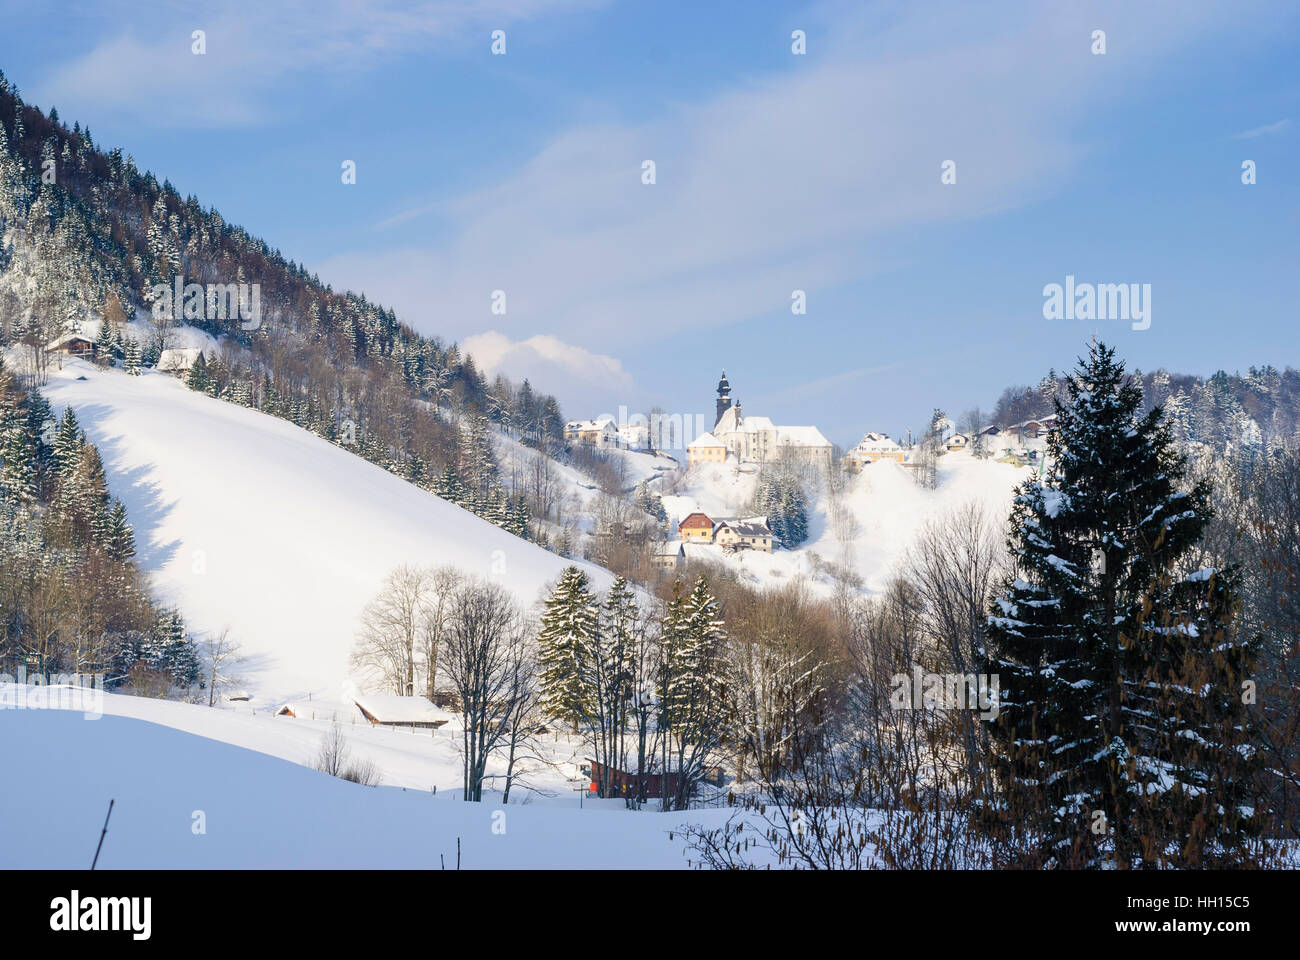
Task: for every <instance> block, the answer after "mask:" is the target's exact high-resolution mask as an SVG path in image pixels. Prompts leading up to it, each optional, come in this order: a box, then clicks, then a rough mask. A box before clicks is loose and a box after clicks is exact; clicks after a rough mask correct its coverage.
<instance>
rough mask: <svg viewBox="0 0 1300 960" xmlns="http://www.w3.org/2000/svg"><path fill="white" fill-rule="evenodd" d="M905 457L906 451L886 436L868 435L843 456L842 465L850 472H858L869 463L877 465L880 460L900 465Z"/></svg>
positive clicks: (880, 434)
mask: <svg viewBox="0 0 1300 960" xmlns="http://www.w3.org/2000/svg"><path fill="white" fill-rule="evenodd" d="M906 457H907V451H906V450H904V449H903V448H902V447H901V446H900V445H899V444H898V443H896V442H895V441H894V440H893V439H892V438H891V437H889V436H888V435H886V434H883V433H868V434H866V435H865V436H864V437H863V438H862V440H861V441H859V442H858V445H857V446H856V447H854V448H853V449H852V450H850V451H849V452H848V453H846V454H845V455H844V464H845V466H847V467H848V468H849V469H850V470H860V469H862V468H863V467H864V466H866V465H867V464H869V463H879V462H880V461H881V460H890V461H893V462H894V463H902V462H903V461H904V460H905V459H906Z"/></svg>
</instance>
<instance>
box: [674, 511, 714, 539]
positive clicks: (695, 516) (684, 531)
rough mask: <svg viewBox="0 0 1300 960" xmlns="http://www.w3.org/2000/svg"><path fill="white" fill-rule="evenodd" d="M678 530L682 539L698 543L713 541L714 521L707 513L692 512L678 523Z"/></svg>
mask: <svg viewBox="0 0 1300 960" xmlns="http://www.w3.org/2000/svg"><path fill="white" fill-rule="evenodd" d="M677 530H678V532H679V533H680V534H681V537H682V539H683V540H685V541H687V542H688V543H689V542H691V541H695V542H697V543H712V542H713V521H712V520H710V519H709V517H708V515H707V514H703V513H692V514H691V515H690V516H688V517H687V518H686V519H685V520H683V521H682V522H681V523H679V524H677Z"/></svg>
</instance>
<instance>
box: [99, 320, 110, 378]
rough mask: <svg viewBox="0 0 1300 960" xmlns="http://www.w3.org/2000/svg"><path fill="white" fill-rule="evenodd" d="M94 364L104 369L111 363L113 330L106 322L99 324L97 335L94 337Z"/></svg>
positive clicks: (102, 321) (101, 321)
mask: <svg viewBox="0 0 1300 960" xmlns="http://www.w3.org/2000/svg"><path fill="white" fill-rule="evenodd" d="M95 362H96V363H98V364H99V365H100V366H105V367H106V366H108V365H109V364H111V363H112V362H113V328H112V324H110V323H109V322H108V321H107V320H100V322H99V335H98V336H97V337H95Z"/></svg>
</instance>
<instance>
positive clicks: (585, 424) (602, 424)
mask: <svg viewBox="0 0 1300 960" xmlns="http://www.w3.org/2000/svg"><path fill="white" fill-rule="evenodd" d="M613 426H614V419H613V418H612V417H600V418H599V419H597V420H570V421H569V422H568V423H566V424H565V425H564V429H565V430H604V429H605V428H606V427H613Z"/></svg>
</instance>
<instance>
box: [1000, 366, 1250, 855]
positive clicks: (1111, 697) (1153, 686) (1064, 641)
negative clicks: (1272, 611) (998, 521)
mask: <svg viewBox="0 0 1300 960" xmlns="http://www.w3.org/2000/svg"><path fill="white" fill-rule="evenodd" d="M1065 386H1066V394H1067V395H1066V397H1065V399H1064V400H1059V399H1058V400H1057V401H1056V404H1055V405H1056V412H1057V416H1058V418H1059V421H1058V424H1057V426H1056V428H1055V429H1053V430H1052V432H1051V433H1050V434H1049V438H1048V449H1049V452H1050V457H1049V460H1048V462H1049V463H1050V468H1049V470H1050V472H1049V473H1047V474H1046V475H1041V476H1040V475H1035V476H1034V477H1032V478H1031V479H1030V480H1028V481H1026V482H1025V483H1024V484H1022V485H1021V486H1020V487H1019V488H1018V489H1017V493H1016V497H1015V501H1014V508H1013V514H1012V524H1013V530H1012V533H1011V537H1010V543H1009V545H1010V547H1011V550H1012V553H1013V557H1014V562H1015V565H1016V575H1015V577H1014V579H1013V580H1012V581H1011V582H1010V584H1008V585H1007V587H1006V589H1005V591H1004V592H1003V593H1002V594H1001V596H999V597H998V598H997V599H996V601H995V604H994V609H993V610H992V616H990V618H989V621H988V627H987V646H986V648H985V650H984V651H983V652H982V658H983V666H984V669H985V671H986V672H987V673H989V674H992V675H996V676H997V677H998V678H999V687H1000V701H1001V703H1000V715H999V717H998V718H997V720H996V721H995V722H994V723H993V724H992V726H991V730H990V736H991V741H992V745H993V751H994V756H995V758H996V768H997V772H998V774H999V783H1000V784H1001V786H1002V788H1003V790H1004V793H1005V797H1004V799H1005V800H1006V801H1007V803H1006V810H1008V811H1009V814H1010V816H1011V818H1012V819H1013V820H1014V821H1015V822H1016V823H1017V825H1018V827H1019V828H1021V829H1025V830H1027V831H1028V832H1030V833H1034V834H1036V836H1037V837H1038V842H1036V843H1035V844H1034V846H1035V849H1033V850H1032V851H1031V852H1030V854H1029V855H1030V857H1031V859H1033V860H1036V861H1037V862H1043V863H1054V864H1057V865H1071V866H1079V865H1086V866H1100V865H1105V864H1111V865H1120V866H1123V867H1131V866H1139V865H1161V864H1174V865H1185V866H1192V865H1208V864H1209V863H1210V862H1212V861H1214V860H1216V859H1228V860H1230V859H1231V857H1232V854H1233V851H1234V850H1236V849H1239V848H1240V847H1241V845H1242V844H1243V843H1245V842H1246V839H1247V837H1248V836H1249V834H1250V833H1251V832H1252V830H1253V826H1252V821H1251V812H1252V808H1253V805H1254V798H1253V797H1252V796H1250V790H1251V784H1252V778H1251V776H1250V768H1251V767H1252V764H1253V763H1254V760H1253V756H1254V749H1253V747H1252V744H1251V738H1252V735H1253V734H1252V732H1251V717H1250V714H1249V710H1248V707H1247V706H1246V705H1245V704H1243V702H1242V701H1243V695H1242V689H1243V687H1242V685H1243V683H1244V682H1245V681H1246V680H1248V679H1249V670H1250V665H1251V663H1252V661H1253V658H1254V655H1255V644H1254V642H1253V641H1250V640H1248V639H1243V638H1241V637H1239V636H1238V635H1237V630H1236V610H1237V608H1238V599H1237V582H1238V577H1237V574H1236V572H1235V571H1234V570H1231V569H1226V570H1217V571H1216V570H1201V571H1193V570H1190V569H1189V565H1190V564H1189V561H1188V559H1187V557H1188V555H1189V552H1190V551H1192V550H1193V549H1194V547H1195V545H1196V544H1197V542H1198V541H1199V540H1200V538H1201V535H1202V532H1203V531H1204V529H1205V527H1206V524H1207V523H1208V521H1209V518H1210V510H1209V506H1208V496H1209V489H1208V481H1202V482H1200V483H1197V484H1194V485H1190V486H1188V485H1187V484H1185V483H1184V479H1185V473H1186V468H1185V464H1184V461H1183V458H1182V456H1181V454H1179V453H1178V451H1177V450H1176V448H1175V446H1174V444H1173V441H1172V437H1171V432H1170V427H1169V425H1168V423H1167V422H1166V421H1165V419H1164V416H1163V413H1162V411H1161V409H1160V408H1159V407H1155V408H1153V409H1152V410H1151V411H1150V412H1149V413H1147V414H1146V415H1140V409H1141V406H1142V393H1141V390H1140V389H1139V387H1138V386H1136V385H1135V384H1134V383H1133V382H1132V379H1131V378H1130V377H1129V376H1128V375H1127V374H1126V373H1125V371H1124V368H1123V365H1122V364H1121V363H1120V362H1118V361H1117V360H1116V359H1115V353H1114V350H1113V349H1111V348H1109V347H1106V346H1104V345H1097V346H1094V347H1093V348H1092V351H1091V353H1090V355H1089V357H1088V358H1087V359H1086V360H1084V361H1081V363H1080V366H1079V368H1078V370H1077V371H1076V373H1075V375H1074V376H1073V377H1071V378H1069V379H1068V380H1067V381H1066V382H1065Z"/></svg>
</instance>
